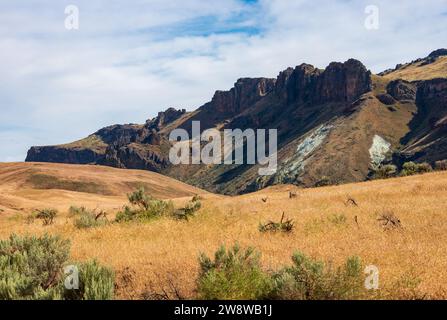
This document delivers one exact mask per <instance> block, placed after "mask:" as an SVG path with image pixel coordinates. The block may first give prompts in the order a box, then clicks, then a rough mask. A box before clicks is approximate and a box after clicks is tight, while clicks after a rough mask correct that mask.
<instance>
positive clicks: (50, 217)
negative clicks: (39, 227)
mask: <svg viewBox="0 0 447 320" xmlns="http://www.w3.org/2000/svg"><path fill="white" fill-rule="evenodd" d="M35 216H36V219H40V220H42V221H43V225H44V226H49V225H50V224H53V222H54V218H56V216H57V210H55V209H43V210H36V213H35Z"/></svg>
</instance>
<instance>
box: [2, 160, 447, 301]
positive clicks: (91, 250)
mask: <svg viewBox="0 0 447 320" xmlns="http://www.w3.org/2000/svg"><path fill="white" fill-rule="evenodd" d="M23 166H24V165H23V164H10V165H2V167H1V168H2V169H1V171H0V172H1V173H0V176H1V178H2V179H1V181H2V183H1V184H0V188H1V197H0V205H1V207H0V208H2V210H4V211H3V212H2V213H0V238H2V239H4V238H7V237H8V236H9V235H10V234H11V233H19V234H43V233H45V232H48V233H50V234H59V235H61V236H62V237H64V238H67V239H70V240H71V242H72V256H73V259H75V260H79V261H83V260H88V259H92V258H97V259H98V260H99V261H100V262H101V263H103V264H105V265H108V266H110V267H112V268H113V269H114V270H115V271H116V273H117V282H118V289H117V295H118V298H132V299H138V298H141V297H142V295H144V294H145V293H147V292H151V293H154V292H162V291H163V290H167V291H170V290H172V287H173V286H175V287H176V288H177V289H178V290H179V292H180V293H181V295H182V296H183V297H194V295H195V292H194V290H195V285H196V283H195V279H196V276H197V273H198V270H199V269H198V268H199V266H198V262H197V257H198V255H199V253H200V252H205V253H206V254H208V255H212V254H213V253H214V251H215V250H216V249H217V248H218V247H219V245H221V244H228V245H232V244H233V243H235V242H239V243H240V244H241V246H243V247H246V246H254V247H255V248H256V249H257V250H259V251H260V252H261V253H262V266H263V268H264V269H265V270H271V269H277V268H278V267H280V266H283V265H287V264H290V256H291V254H292V253H293V252H294V251H295V250H299V251H301V252H303V253H304V254H306V255H308V256H311V257H313V258H317V259H321V260H324V261H328V262H332V263H333V264H334V265H340V264H341V263H343V262H344V261H345V260H346V258H347V257H349V256H352V255H357V256H359V257H360V258H361V259H362V261H363V263H364V264H365V265H375V266H377V267H378V268H379V271H380V293H379V294H378V295H377V298H438V299H441V298H447V273H446V272H445V267H446V266H447V216H446V214H447V198H446V197H445V194H446V191H447V173H445V172H437V173H430V174H425V175H420V176H412V177H406V178H397V179H389V180H376V181H372V182H365V183H359V184H348V185H342V186H333V187H324V188H317V189H296V188H295V187H292V186H276V187H273V188H269V189H266V190H263V191H261V192H258V193H253V194H248V195H244V196H237V197H222V196H215V195H211V194H206V195H204V196H203V197H204V199H203V200H202V208H201V209H200V210H199V211H198V213H197V214H196V216H195V217H193V218H191V219H190V220H189V221H176V220H173V219H169V218H159V219H156V220H154V221H151V222H148V223H128V224H110V225H107V226H104V227H100V228H95V229H88V230H79V229H76V228H75V226H74V225H73V223H72V221H71V218H69V217H68V213H67V209H66V208H67V206H68V205H78V206H82V205H85V206H87V207H90V208H92V209H93V208H95V207H96V206H98V205H99V206H101V207H103V208H106V209H107V208H108V209H109V210H110V212H113V211H114V210H115V209H116V208H118V207H120V206H122V205H124V204H125V202H126V201H125V198H124V197H123V196H122V195H121V196H105V195H102V194H92V193H83V192H72V191H64V190H35V189H32V188H31V187H30V186H29V184H28V183H27V182H26V181H27V179H28V177H29V174H30V170H31V169H32V170H31V172H34V171H33V170H36V171H37V170H38V168H39V166H43V165H40V164H39V165H37V164H36V165H31V168H29V167H28V168H26V167H23ZM28 166H29V165H28ZM5 168H6V169H5ZM43 168H45V170H44V169H43ZM67 168H70V170H67ZM40 170H41V171H37V172H40V173H42V172H44V173H45V174H48V175H56V174H57V177H58V178H59V179H68V178H70V179H74V178H76V179H80V178H81V177H84V178H85V179H87V178H88V179H92V181H93V182H95V181H96V182H98V183H99V182H102V183H106V182H107V183H106V184H105V185H106V186H107V187H108V188H110V190H111V191H113V192H117V190H119V189H120V188H121V187H122V186H123V185H125V184H123V181H139V180H138V179H141V181H146V182H150V181H154V180H151V179H155V178H156V179H166V180H165V181H168V182H170V183H171V184H170V187H171V188H172V189H170V190H171V191H169V192H168V191H166V190H164V191H163V192H161V193H158V194H161V195H164V196H166V197H169V196H170V197H177V196H185V195H187V194H188V193H189V195H192V194H193V193H194V192H197V189H193V188H191V187H189V186H185V185H183V184H179V183H173V182H172V180H170V179H167V178H162V177H159V176H158V175H157V176H154V175H153V174H150V173H145V172H140V171H122V170H116V169H109V168H102V167H95V166H90V167H78V166H70V167H66V166H61V165H45V167H40ZM109 170H110V171H109ZM120 173H122V174H120ZM146 174H149V175H151V176H148V175H146ZM144 178H145V179H146V180H145V179H144ZM12 181H15V182H14V183H13V182H12ZM119 181H121V182H119ZM157 181H158V180H157ZM160 181H162V180H160ZM23 183H24V184H25V187H24V188H25V189H22V188H21V187H20V185H21V184H23ZM119 183H121V184H119ZM157 186H158V187H159V188H163V187H164V188H166V185H165V184H162V183H161V182H157ZM129 189H130V187H129V186H128V187H127V189H123V191H122V194H123V193H125V191H127V190H129ZM157 190H158V189H157V188H154V189H153V191H154V194H155V193H156V192H157ZM175 190H177V193H173V194H171V195H170V192H173V191H175ZM289 191H296V192H297V197H295V198H289ZM350 198H351V199H353V200H354V201H355V202H356V204H357V206H356V205H354V204H353V201H348V199H350ZM5 199H6V202H8V201H10V202H14V204H15V206H18V207H23V208H24V212H19V213H17V212H18V211H14V212H12V211H10V209H9V207H7V206H8V203H6V204H5ZM189 199H191V198H190V197H185V198H181V199H177V200H176V201H175V206H176V207H180V206H182V205H183V203H184V202H186V201H187V200H189ZM37 204H38V205H43V204H45V205H46V207H58V208H60V210H61V211H60V216H58V217H57V218H56V221H55V223H54V225H51V226H47V227H43V226H42V225H41V224H40V223H39V222H35V223H33V224H27V223H26V221H25V220H26V219H25V217H26V214H27V212H28V210H29V209H30V208H32V207H34V206H35V205H37ZM64 208H65V209H64ZM283 212H284V213H285V216H286V217H287V218H290V219H293V220H294V224H295V228H294V230H293V232H292V233H290V234H281V233H273V234H272V233H261V232H259V231H258V226H259V223H263V222H266V221H268V220H273V221H278V220H280V218H281V215H282V213H283ZM386 214H393V215H394V216H395V217H397V218H398V219H399V220H400V222H401V227H400V228H386V227H384V226H383V222H382V221H379V220H378V219H380V218H381V217H382V215H386Z"/></svg>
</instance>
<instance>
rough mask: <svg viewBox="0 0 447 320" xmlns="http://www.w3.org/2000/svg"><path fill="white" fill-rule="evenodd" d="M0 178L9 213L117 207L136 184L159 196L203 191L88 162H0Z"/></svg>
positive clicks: (0, 197)
mask: <svg viewBox="0 0 447 320" xmlns="http://www.w3.org/2000/svg"><path fill="white" fill-rule="evenodd" d="M0 181H1V183H0V211H4V212H9V213H11V212H21V211H22V212H29V211H32V209H35V208H47V207H54V208H58V209H62V210H67V209H68V207H70V205H87V206H90V207H93V208H95V207H96V206H101V208H104V209H119V208H121V207H122V205H123V204H125V203H126V195H127V193H130V192H132V191H134V190H136V189H137V188H140V187H143V188H144V189H145V190H146V191H147V192H148V193H149V194H151V195H152V196H154V197H156V198H162V199H173V198H181V197H191V196H193V195H195V194H206V193H207V192H206V191H203V190H200V189H198V188H195V187H192V186H190V185H187V184H184V183H182V182H180V181H176V180H174V179H171V178H169V177H166V176H163V175H160V174H157V173H154V172H145V171H141V170H120V169H115V168H109V167H103V166H91V165H83V166H81V165H70V164H52V163H0Z"/></svg>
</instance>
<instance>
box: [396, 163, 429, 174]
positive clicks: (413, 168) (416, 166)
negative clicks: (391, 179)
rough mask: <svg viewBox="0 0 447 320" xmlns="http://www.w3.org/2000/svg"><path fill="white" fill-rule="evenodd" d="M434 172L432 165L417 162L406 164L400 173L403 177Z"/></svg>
mask: <svg viewBox="0 0 447 320" xmlns="http://www.w3.org/2000/svg"><path fill="white" fill-rule="evenodd" d="M431 171H433V168H432V167H431V166H430V164H428V163H426V162H424V163H415V162H412V161H410V162H405V163H404V164H403V166H402V171H401V172H400V175H401V176H412V175H415V174H421V173H427V172H431Z"/></svg>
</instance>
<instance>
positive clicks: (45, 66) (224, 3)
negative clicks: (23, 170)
mask: <svg viewBox="0 0 447 320" xmlns="http://www.w3.org/2000/svg"><path fill="white" fill-rule="evenodd" d="M69 4H73V5H76V6H77V7H78V8H79V11H80V28H79V30H76V31H69V30H66V29H65V27H64V20H65V18H66V15H65V13H64V10H65V7H66V6H67V5H69ZM371 4H373V5H376V6H377V7H378V8H379V19H380V20H379V29H378V30H367V29H366V28H365V27H364V20H365V18H366V14H365V7H366V6H367V5H371ZM446 4H447V1H445V0H427V1H417V0H412V1H410V0H397V1H386V0H381V1H352V0H338V1H337V0H333V1H329V0H322V1H302V0H259V1H241V0H208V1H203V0H200V1H199V0H183V1H177V0H173V1H168V0H163V1H162V0H127V1H117V0H70V1H69V2H66V1H54V0H2V1H1V2H0V108H1V109H0V111H1V113H0V114H1V117H0V145H1V149H0V161H23V160H24V158H25V156H26V151H27V149H28V148H29V147H30V146H32V145H48V144H60V143H65V142H69V141H73V140H77V139H80V138H82V137H85V136H87V135H88V134H90V133H92V132H94V131H96V130H97V129H99V128H101V127H103V126H106V125H110V124H115V123H144V121H145V120H146V119H148V118H151V117H153V116H154V115H156V113H157V112H158V111H161V110H164V109H166V108H168V107H178V108H186V109H189V110H192V109H195V108H196V107H198V106H200V105H201V104H203V103H204V102H206V101H208V100H209V99H210V98H211V97H212V95H213V93H214V91H215V90H216V89H229V88H230V87H231V86H232V85H233V83H234V82H235V80H236V79H237V78H239V77H245V76H252V77H255V76H267V77H276V76H277V74H278V73H279V71H281V70H283V69H285V68H286V67H288V66H295V65H298V64H300V63H302V62H307V63H311V64H313V65H315V66H317V67H320V68H324V67H325V66H327V65H328V64H329V63H330V62H331V61H345V60H347V59H348V58H351V57H353V58H357V59H359V60H361V61H362V62H363V63H364V64H365V65H366V66H367V67H368V68H370V69H371V70H372V71H373V72H379V71H382V70H383V69H386V68H389V67H393V66H394V65H396V64H397V63H401V62H405V61H411V60H413V59H415V58H418V57H423V56H426V55H427V54H428V53H429V52H430V51H432V50H434V49H436V48H441V47H446V46H447V44H446V39H447V16H446V15H445V9H446Z"/></svg>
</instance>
